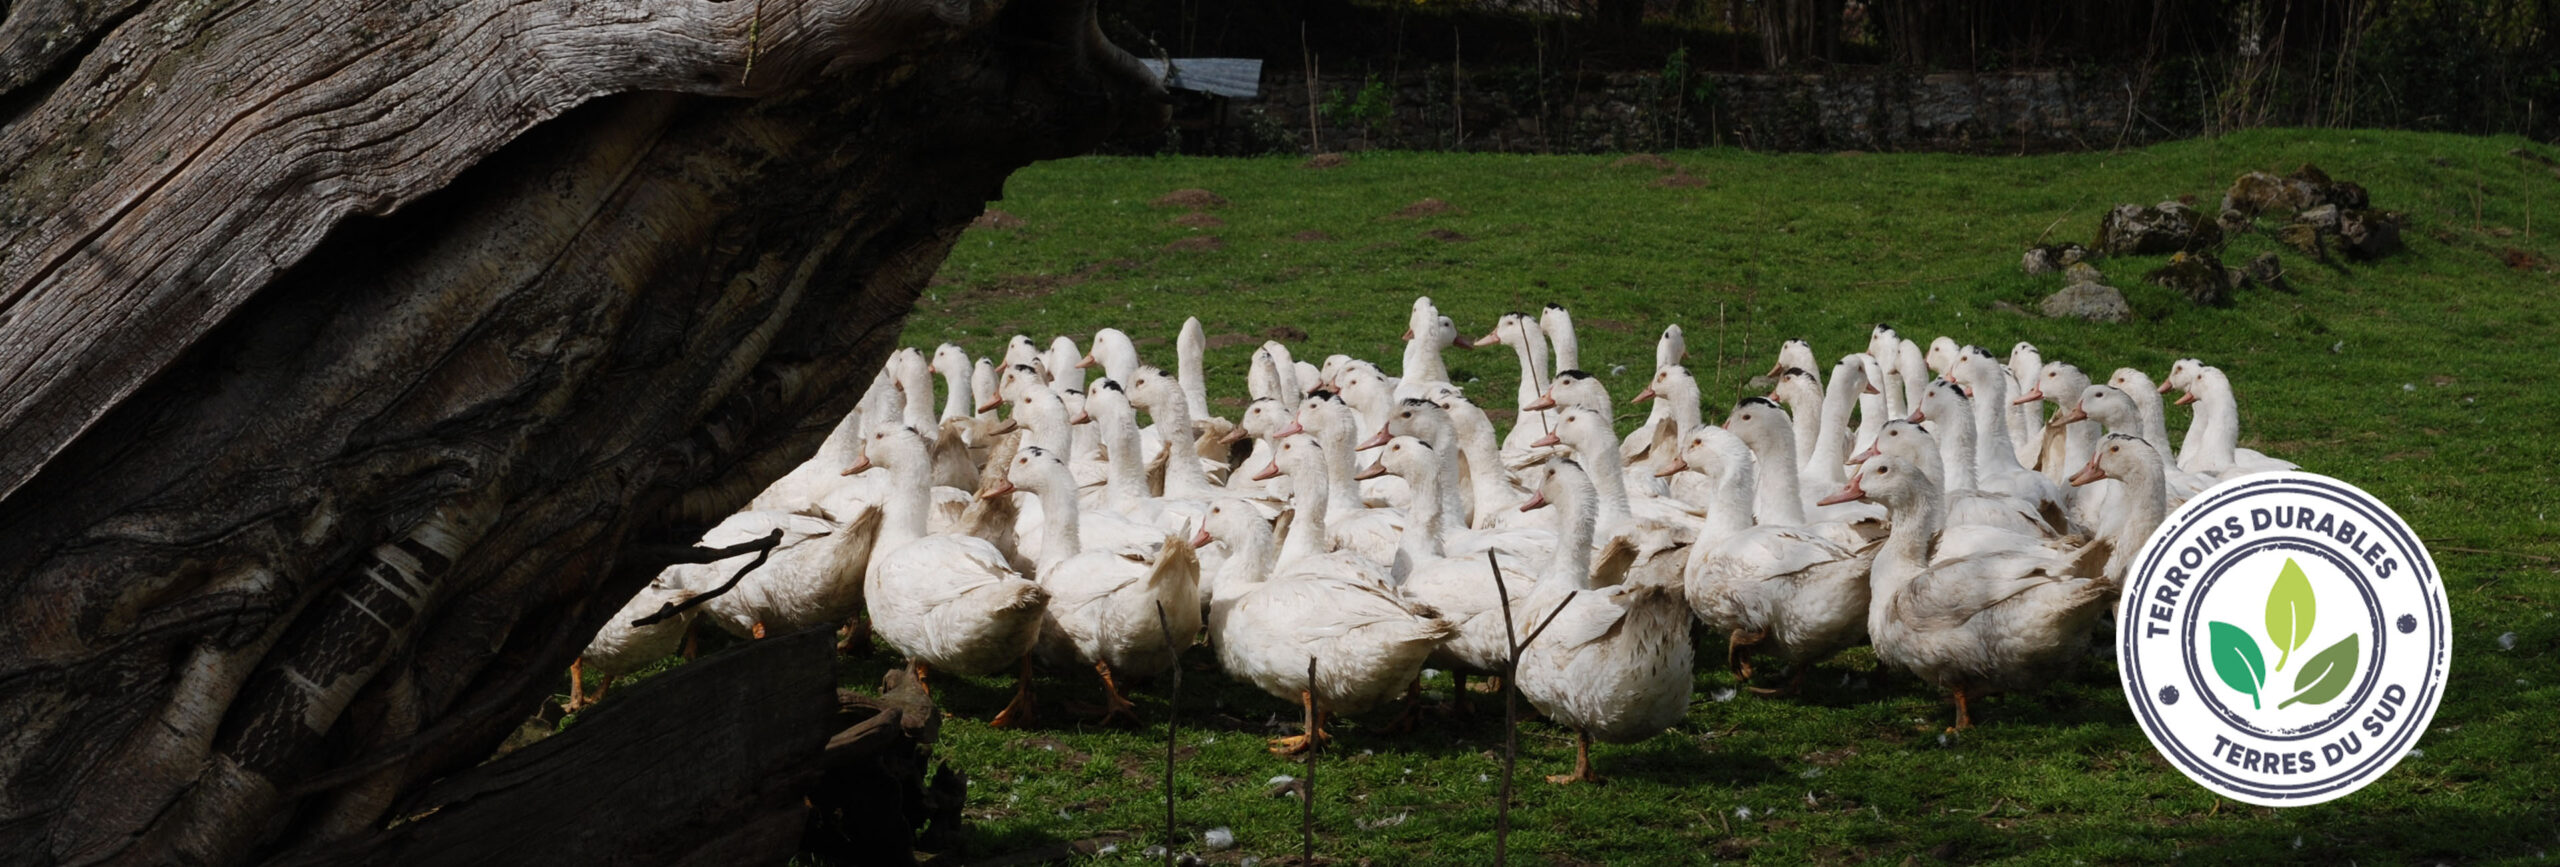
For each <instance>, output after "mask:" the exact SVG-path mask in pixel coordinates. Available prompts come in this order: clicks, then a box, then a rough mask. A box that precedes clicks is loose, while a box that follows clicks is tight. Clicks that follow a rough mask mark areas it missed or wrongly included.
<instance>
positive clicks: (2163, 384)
mask: <svg viewBox="0 0 2560 867" xmlns="http://www.w3.org/2000/svg"><path fill="white" fill-rule="evenodd" d="M2160 393H2161V394H2168V393H2169V381H2168V380H2165V379H2164V380H2161V381H2160Z"/></svg>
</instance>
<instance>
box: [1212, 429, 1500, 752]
mask: <svg viewBox="0 0 2560 867" xmlns="http://www.w3.org/2000/svg"><path fill="white" fill-rule="evenodd" d="M1320 451H1322V447H1320V446H1318V445H1316V444H1315V442H1314V441H1313V440H1310V439H1308V438H1306V437H1293V438H1290V439H1287V440H1284V441H1283V442H1282V443H1281V451H1280V462H1279V463H1278V464H1275V465H1274V466H1273V467H1272V468H1271V469H1268V470H1264V471H1263V472H1264V473H1266V474H1270V475H1278V474H1280V473H1283V472H1288V473H1291V474H1293V475H1302V476H1305V477H1306V478H1304V479H1301V484H1300V485H1298V486H1296V487H1297V491H1298V493H1297V495H1296V497H1295V498H1294V500H1293V501H1294V502H1295V503H1296V509H1297V518H1296V519H1295V524H1294V526H1293V527H1292V528H1291V530H1290V531H1289V540H1288V542H1287V544H1286V545H1285V546H1284V547H1283V548H1282V550H1281V552H1280V554H1279V556H1278V557H1277V558H1276V560H1277V563H1276V565H1275V566H1274V568H1273V569H1272V570H1271V574H1269V575H1268V576H1265V575H1263V574H1259V573H1258V572H1257V571H1256V570H1252V569H1241V570H1237V571H1234V572H1232V573H1227V574H1222V575H1220V577H1219V580H1218V586H1217V592H1216V595H1215V598H1214V599H1212V601H1211V602H1210V605H1209V634H1210V640H1211V643H1212V644H1214V645H1216V647H1217V650H1218V662H1219V664H1221V665H1223V666H1224V667H1225V668H1226V670H1227V673H1228V674H1229V675H1231V676H1233V677H1235V678H1236V679H1238V680H1242V681H1245V682H1247V683H1251V684H1253V685H1254V686H1256V687H1260V688H1261V689H1262V690H1263V691H1264V692H1268V693H1270V694H1272V695H1274V696H1277V697H1280V698H1284V699H1286V698H1292V697H1294V698H1296V699H1297V700H1298V701H1299V703H1300V704H1301V706H1303V707H1304V708H1305V710H1306V733H1305V734H1303V735H1297V736H1292V737H1284V738H1273V739H1272V751H1273V752H1275V753H1284V754H1291V755H1294V754H1297V753H1301V752H1304V751H1306V750H1307V749H1308V748H1309V747H1311V746H1313V745H1314V744H1316V743H1318V742H1320V741H1324V740H1329V739H1331V736H1330V735H1328V734H1326V733H1325V731H1324V727H1323V720H1322V719H1320V718H1319V717H1318V715H1317V708H1318V704H1319V703H1321V705H1322V707H1323V710H1324V711H1325V712H1326V713H1327V714H1328V715H1330V714H1356V713H1361V712H1363V711H1366V710H1368V709H1370V708H1372V707H1375V706H1377V705H1378V704H1380V703H1381V702H1385V701H1387V700H1389V699H1391V698H1393V697H1395V696H1396V695H1398V694H1400V693H1402V692H1404V691H1405V688H1406V687H1407V686H1408V685H1410V684H1411V683H1412V682H1413V679H1414V677H1415V676H1416V675H1419V674H1420V673H1421V672H1422V662H1423V659H1424V658H1426V657H1428V656H1429V655H1430V654H1431V651H1432V649H1433V648H1435V647H1438V646H1439V645H1440V643H1441V642H1442V641H1443V640H1446V639H1447V638H1448V637H1449V635H1450V627H1449V623H1448V621H1446V620H1443V619H1441V617H1440V615H1439V612H1438V611H1436V610H1434V609H1432V608H1431V607H1430V606H1427V605H1423V604H1421V603H1418V602H1415V601H1413V600H1412V599H1410V598H1407V597H1406V596H1404V595H1403V594H1402V593H1399V592H1397V591H1396V590H1395V589H1394V588H1393V587H1391V586H1389V583H1388V581H1387V579H1386V576H1385V575H1384V573H1383V572H1382V571H1381V570H1379V569H1378V567H1377V566H1376V564H1374V563H1367V562H1364V561H1361V560H1360V559H1359V558H1357V557H1353V556H1350V555H1345V554H1326V553H1323V552H1322V551H1321V550H1320V549H1321V548H1322V545H1321V544H1319V543H1317V542H1315V541H1314V540H1315V539H1317V538H1320V537H1322V536H1323V534H1324V518H1325V511H1326V507H1327V503H1326V502H1325V500H1326V494H1325V491H1324V482H1323V471H1322V470H1321V469H1320V468H1319V467H1318V466H1317V464H1319V463H1321V461H1322V456H1321V455H1319V454H1317V453H1318V452H1320ZM1284 468H1285V469H1284ZM1259 520H1260V518H1259V517H1257V516H1254V515H1252V514H1249V513H1247V512H1246V511H1245V510H1239V509H1234V508H1221V509H1218V510H1217V511H1215V512H1212V513H1211V515H1210V520H1209V523H1208V525H1207V526H1206V527H1205V530H1206V531H1207V532H1208V533H1209V534H1210V535H1211V537H1212V538H1213V539H1217V540H1233V539H1236V538H1238V533H1239V530H1238V525H1239V522H1245V521H1255V522H1258V521H1259ZM1194 541H1198V540H1197V538H1196V537H1195V539H1194ZM1238 547H1239V549H1240V551H1239V553H1238V554H1237V555H1236V556H1235V557H1234V558H1232V559H1248V558H1250V556H1251V550H1250V549H1251V548H1252V543H1251V541H1250V540H1248V541H1247V542H1246V543H1245V544H1244V545H1240V546H1238ZM1310 661H1312V664H1313V667H1314V669H1315V681H1314V682H1313V684H1312V688H1313V690H1314V691H1313V692H1311V691H1310V689H1311V685H1310V683H1309V681H1308V679H1307V674H1308V669H1309V667H1310ZM1319 693H1320V695H1321V698H1320V699H1319V698H1318V694H1319Z"/></svg>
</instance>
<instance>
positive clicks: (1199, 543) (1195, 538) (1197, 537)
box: [1191, 527, 1213, 548]
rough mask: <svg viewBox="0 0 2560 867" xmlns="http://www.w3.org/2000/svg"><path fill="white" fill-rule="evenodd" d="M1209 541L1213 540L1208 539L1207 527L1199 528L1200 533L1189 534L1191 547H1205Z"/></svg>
mask: <svg viewBox="0 0 2560 867" xmlns="http://www.w3.org/2000/svg"><path fill="white" fill-rule="evenodd" d="M1211 541H1213V540H1211V539H1210V538H1209V528H1207V527H1202V528H1200V532H1197V533H1193V534H1191V547H1194V548H1203V547H1207V546H1208V544H1209V543H1210V542H1211Z"/></svg>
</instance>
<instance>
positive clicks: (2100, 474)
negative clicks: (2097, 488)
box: [2071, 455, 2107, 488]
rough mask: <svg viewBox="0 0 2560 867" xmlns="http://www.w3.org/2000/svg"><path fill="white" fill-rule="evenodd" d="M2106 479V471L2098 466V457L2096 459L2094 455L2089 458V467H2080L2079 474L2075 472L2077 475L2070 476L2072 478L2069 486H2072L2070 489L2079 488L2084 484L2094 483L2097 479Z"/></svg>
mask: <svg viewBox="0 0 2560 867" xmlns="http://www.w3.org/2000/svg"><path fill="white" fill-rule="evenodd" d="M2106 477H2107V470H2106V468H2105V467H2101V466H2098V457H2097V456H2096V455H2091V456H2089V465H2088V466H2085V467H2081V468H2080V471H2079V472H2077V473H2073V474H2072V476H2071V486H2072V487H2075V488H2077V487H2080V486H2081V485H2085V484H2088V483H2090V482H2094V481H2097V480H2099V479H2103V478H2106Z"/></svg>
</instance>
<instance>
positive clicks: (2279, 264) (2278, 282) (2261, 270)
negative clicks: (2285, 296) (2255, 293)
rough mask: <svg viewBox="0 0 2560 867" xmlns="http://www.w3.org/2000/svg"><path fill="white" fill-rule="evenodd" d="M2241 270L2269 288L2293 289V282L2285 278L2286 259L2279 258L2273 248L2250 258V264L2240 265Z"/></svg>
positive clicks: (2286, 290)
mask: <svg viewBox="0 0 2560 867" xmlns="http://www.w3.org/2000/svg"><path fill="white" fill-rule="evenodd" d="M2240 272H2241V273H2243V274H2246V275H2248V277H2249V279H2250V280H2253V281H2256V282H2257V283H2258V285H2261V286H2265V287H2267V288H2269V289H2273V290H2276V291H2278V292H2292V291H2293V284H2291V283H2288V282H2285V279H2284V260H2283V259H2281V258H2278V257H2277V256H2276V254H2275V251H2273V250H2269V251H2267V252H2264V253H2260V254H2258V256H2257V258H2254V259H2250V260H2249V264H2247V265H2243V266H2241V267H2240Z"/></svg>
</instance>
